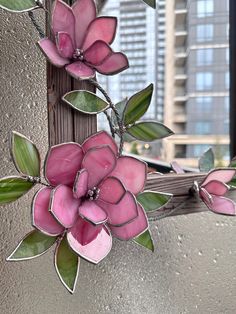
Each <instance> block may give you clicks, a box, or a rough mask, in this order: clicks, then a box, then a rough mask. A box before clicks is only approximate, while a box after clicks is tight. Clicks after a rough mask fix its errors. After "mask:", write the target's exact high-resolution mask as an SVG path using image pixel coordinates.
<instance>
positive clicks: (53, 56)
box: [38, 38, 70, 68]
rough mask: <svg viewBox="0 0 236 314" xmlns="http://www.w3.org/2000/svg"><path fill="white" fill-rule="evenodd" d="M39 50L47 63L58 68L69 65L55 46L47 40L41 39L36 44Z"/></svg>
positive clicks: (67, 60) (68, 61)
mask: <svg viewBox="0 0 236 314" xmlns="http://www.w3.org/2000/svg"><path fill="white" fill-rule="evenodd" d="M38 46H39V48H40V49H41V50H42V52H43V53H44V54H45V56H46V57H47V59H48V61H49V62H51V63H52V64H53V65H55V66H56V67H58V68H62V67H64V66H65V65H66V64H69V63H70V60H69V59H66V58H63V57H62V56H61V55H60V54H59V52H58V50H57V47H56V45H55V44H54V43H53V42H52V41H51V40H50V39H48V38H43V39H41V40H40V41H39V42H38Z"/></svg>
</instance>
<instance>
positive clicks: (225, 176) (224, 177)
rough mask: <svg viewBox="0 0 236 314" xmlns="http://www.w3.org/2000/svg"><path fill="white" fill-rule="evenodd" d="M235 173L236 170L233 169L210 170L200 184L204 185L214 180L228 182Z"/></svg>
mask: <svg viewBox="0 0 236 314" xmlns="http://www.w3.org/2000/svg"><path fill="white" fill-rule="evenodd" d="M235 175H236V170H234V169H227V168H225V169H215V170H212V171H211V172H210V173H209V174H208V175H207V177H206V179H205V180H204V181H203V183H202V184H201V186H204V185H206V184H207V183H208V182H210V181H213V180H216V181H221V182H223V183H228V182H230V181H231V180H232V179H233V177H234V176H235Z"/></svg>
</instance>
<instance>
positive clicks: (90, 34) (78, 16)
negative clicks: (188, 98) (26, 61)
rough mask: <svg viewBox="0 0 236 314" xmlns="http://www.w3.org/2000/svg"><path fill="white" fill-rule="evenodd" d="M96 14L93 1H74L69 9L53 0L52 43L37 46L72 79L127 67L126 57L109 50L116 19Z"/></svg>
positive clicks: (107, 73)
mask: <svg viewBox="0 0 236 314" xmlns="http://www.w3.org/2000/svg"><path fill="white" fill-rule="evenodd" d="M96 15H97V13H96V6H95V3H94V1H93V0H77V1H76V2H75V3H74V4H73V5H72V7H70V6H68V5H67V4H66V3H65V2H63V1H61V0H56V1H55V2H54V7H53V12H52V32H53V35H54V36H55V42H53V41H51V40H50V39H49V38H43V39H42V40H40V41H39V43H38V45H39V47H40V49H41V50H42V52H43V53H44V54H45V55H46V57H47V58H48V60H49V61H50V62H51V63H52V64H53V65H55V66H56V67H65V69H66V71H67V72H68V73H69V74H70V75H71V76H73V77H74V78H76V79H82V80H83V79H89V78H92V77H94V76H95V73H96V71H97V72H99V73H102V74H104V75H113V74H117V73H119V72H121V71H123V70H125V69H127V68H128V67H129V62H128V59H127V57H126V56H125V55H124V54H123V53H121V52H113V50H112V49H111V47H110V44H111V43H112V42H113V40H114V38H115V34H116V27H117V19H116V18H115V17H107V16H104V17H96Z"/></svg>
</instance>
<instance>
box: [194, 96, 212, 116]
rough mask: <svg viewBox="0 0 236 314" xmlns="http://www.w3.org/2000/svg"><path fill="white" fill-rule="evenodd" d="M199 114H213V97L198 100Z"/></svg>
mask: <svg viewBox="0 0 236 314" xmlns="http://www.w3.org/2000/svg"><path fill="white" fill-rule="evenodd" d="M196 103H197V111H198V112H204V113H206V112H208V113H209V112H211V111H212V97H198V98H196Z"/></svg>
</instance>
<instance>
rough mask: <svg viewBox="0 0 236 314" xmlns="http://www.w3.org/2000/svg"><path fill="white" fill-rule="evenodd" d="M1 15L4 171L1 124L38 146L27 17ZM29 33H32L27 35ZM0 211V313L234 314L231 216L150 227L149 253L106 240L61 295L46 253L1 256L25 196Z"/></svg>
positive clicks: (35, 73)
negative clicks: (106, 251) (11, 259)
mask: <svg viewBox="0 0 236 314" xmlns="http://www.w3.org/2000/svg"><path fill="white" fill-rule="evenodd" d="M0 18H1V116H0V131H1V132H0V143H1V144H0V145H1V159H0V169H1V176H3V175H9V174H14V173H15V171H14V168H13V165H12V163H11V161H10V157H9V152H8V143H7V140H8V134H9V132H10V130H11V129H14V130H17V131H19V132H22V133H24V134H25V135H26V136H29V137H30V138H31V139H32V140H33V141H34V142H35V143H37V144H38V146H39V148H40V151H41V153H42V156H43V157H44V155H45V153H46V150H47V144H46V143H47V129H46V128H47V120H46V119H47V116H46V97H45V92H46V89H45V62H44V59H43V58H42V56H41V54H40V53H39V51H38V50H37V48H35V47H34V45H33V44H34V42H35V41H36V40H37V34H36V33H35V32H34V30H33V31H32V28H31V26H30V24H29V21H28V19H27V16H24V17H23V16H20V15H17V16H16V15H11V14H9V13H3V12H1V14H0ZM31 33H33V35H34V37H32V38H31ZM32 195H33V192H32V193H30V194H29V195H27V196H26V197H24V198H23V199H21V201H20V202H18V203H15V204H13V205H9V206H6V207H3V208H1V211H0V256H1V265H0V280H1V282H0V287H1V294H0V313H2V314H15V313H17V314H28V313H29V314H54V313H56V314H64V313H67V314H74V313H79V314H89V313H91V314H96V313H102V314H103V313H112V314H113V313H118V314H126V313H133V314H146V313H147V314H156V313H158V314H159V313H160V314H178V313H191V314H193V313H201V314H202V313H203V314H211V313H215V314H220V313H224V314H234V313H235V312H236V298H235V297H236V295H235V294H236V292H235V291H236V244H235V243H236V241H235V239H236V232H235V231H236V219H234V218H226V217H223V216H216V215H213V214H210V213H209V214H208V213H207V214H201V215H194V216H190V217H178V218H171V219H166V220H164V221H162V222H159V223H158V228H157V226H155V225H153V226H152V231H153V236H154V239H155V245H156V252H155V253H154V254H151V253H149V252H147V251H145V250H144V249H142V248H141V247H138V246H135V245H134V244H132V243H125V242H118V241H114V246H113V250H112V252H111V254H110V255H109V256H108V257H107V258H106V260H105V261H103V262H102V263H101V264H100V265H99V266H93V265H91V264H89V263H86V262H82V265H81V271H80V276H79V281H78V285H77V290H76V293H75V295H74V296H71V295H69V294H68V293H67V292H66V290H65V289H64V288H63V286H62V285H61V283H60V282H59V280H58V278H57V275H56V273H55V271H54V268H53V263H52V258H53V254H52V252H49V253H47V254H46V255H44V256H43V257H41V258H38V259H36V260H32V261H28V262H22V263H6V262H5V258H6V257H7V255H9V253H11V251H12V250H13V249H14V247H15V246H16V244H17V242H18V241H19V240H20V239H21V238H22V237H23V236H24V235H25V234H26V233H27V232H28V231H29V230H31V226H30V200H31V198H32Z"/></svg>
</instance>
